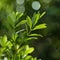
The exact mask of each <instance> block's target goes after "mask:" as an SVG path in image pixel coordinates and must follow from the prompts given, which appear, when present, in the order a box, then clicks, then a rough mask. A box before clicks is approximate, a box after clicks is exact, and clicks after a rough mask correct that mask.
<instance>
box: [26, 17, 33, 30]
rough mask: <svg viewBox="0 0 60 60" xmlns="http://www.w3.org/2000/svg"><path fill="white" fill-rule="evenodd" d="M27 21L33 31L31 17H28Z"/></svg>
mask: <svg viewBox="0 0 60 60" xmlns="http://www.w3.org/2000/svg"><path fill="white" fill-rule="evenodd" d="M26 20H27V24H28V26H29V27H30V29H31V28H32V21H31V18H30V17H29V16H27V18H26Z"/></svg>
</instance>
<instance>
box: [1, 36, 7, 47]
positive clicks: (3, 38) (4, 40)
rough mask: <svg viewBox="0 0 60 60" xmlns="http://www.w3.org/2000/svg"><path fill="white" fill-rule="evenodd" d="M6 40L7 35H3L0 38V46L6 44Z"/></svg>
mask: <svg viewBox="0 0 60 60" xmlns="http://www.w3.org/2000/svg"><path fill="white" fill-rule="evenodd" d="M6 42H7V36H6V35H4V36H3V37H1V38H0V44H1V46H3V47H4V46H6Z"/></svg>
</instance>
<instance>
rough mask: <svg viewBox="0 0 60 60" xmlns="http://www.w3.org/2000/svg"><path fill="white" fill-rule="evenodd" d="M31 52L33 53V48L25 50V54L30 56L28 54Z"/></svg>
mask: <svg viewBox="0 0 60 60" xmlns="http://www.w3.org/2000/svg"><path fill="white" fill-rule="evenodd" d="M33 51H34V48H33V47H31V48H29V49H27V50H26V51H25V54H30V53H32V52H33Z"/></svg>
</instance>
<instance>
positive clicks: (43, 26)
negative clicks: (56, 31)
mask: <svg viewBox="0 0 60 60" xmlns="http://www.w3.org/2000/svg"><path fill="white" fill-rule="evenodd" d="M46 27H47V26H46V24H40V25H37V26H35V28H34V29H33V30H37V29H44V28H46Z"/></svg>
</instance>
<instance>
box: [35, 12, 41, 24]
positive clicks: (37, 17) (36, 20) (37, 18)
mask: <svg viewBox="0 0 60 60" xmlns="http://www.w3.org/2000/svg"><path fill="white" fill-rule="evenodd" d="M39 18H40V13H37V14H35V15H34V25H36V24H37V22H38V20H39Z"/></svg>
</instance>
